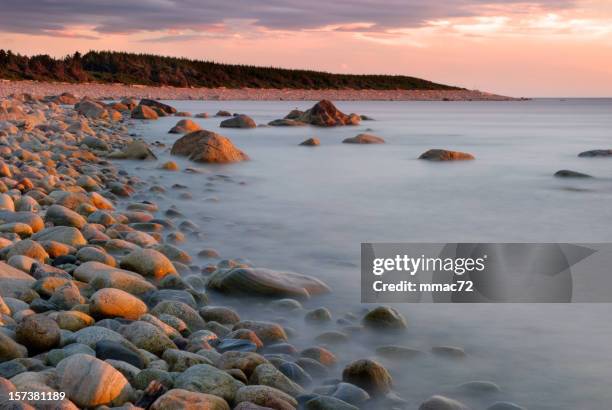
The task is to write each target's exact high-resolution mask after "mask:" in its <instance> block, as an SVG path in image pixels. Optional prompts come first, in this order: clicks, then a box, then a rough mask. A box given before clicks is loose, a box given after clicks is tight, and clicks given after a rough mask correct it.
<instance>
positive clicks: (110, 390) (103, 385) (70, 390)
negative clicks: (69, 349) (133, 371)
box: [57, 354, 132, 408]
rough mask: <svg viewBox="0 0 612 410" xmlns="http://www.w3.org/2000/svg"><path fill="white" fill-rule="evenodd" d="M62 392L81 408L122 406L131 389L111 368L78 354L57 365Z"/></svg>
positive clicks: (121, 376) (128, 397)
mask: <svg viewBox="0 0 612 410" xmlns="http://www.w3.org/2000/svg"><path fill="white" fill-rule="evenodd" d="M57 375H58V377H59V390H60V391H62V392H65V393H66V395H67V396H68V398H69V399H70V400H72V402H74V403H75V404H76V405H77V406H79V407H88V408H89V407H96V406H102V405H109V406H114V405H117V406H119V405H121V404H123V403H125V402H126V401H127V400H129V399H130V397H131V395H132V387H131V386H130V384H129V383H128V381H127V379H126V378H125V377H124V376H123V375H122V374H121V373H120V372H119V371H117V370H115V369H114V368H113V366H111V365H110V364H108V363H106V362H103V361H102V360H98V359H96V358H95V357H92V356H90V355H87V354H75V355H72V356H69V357H67V358H65V359H64V360H62V361H61V362H59V363H58V365H57Z"/></svg>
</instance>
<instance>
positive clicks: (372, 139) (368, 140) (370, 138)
mask: <svg viewBox="0 0 612 410" xmlns="http://www.w3.org/2000/svg"><path fill="white" fill-rule="evenodd" d="M342 142H343V143H345V144H384V143H385V140H384V139H382V138H381V137H377V136H376V135H372V134H359V135H357V136H355V137H352V138H346V139H345V140H344V141H342Z"/></svg>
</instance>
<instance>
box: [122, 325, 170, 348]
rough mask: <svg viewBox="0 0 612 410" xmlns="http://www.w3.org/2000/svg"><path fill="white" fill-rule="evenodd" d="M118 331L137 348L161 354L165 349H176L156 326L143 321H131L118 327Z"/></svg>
mask: <svg viewBox="0 0 612 410" xmlns="http://www.w3.org/2000/svg"><path fill="white" fill-rule="evenodd" d="M119 333H120V334H121V335H123V337H125V339H127V340H129V341H130V342H132V343H133V344H134V346H136V347H138V348H139V349H144V350H146V351H148V352H151V353H153V354H154V355H156V356H161V355H162V354H163V352H164V351H165V350H166V349H176V345H175V344H174V343H173V342H172V340H170V338H169V337H168V336H166V334H165V333H164V332H163V331H162V330H161V329H160V328H158V327H157V326H155V325H152V324H151V323H148V322H144V321H140V320H139V321H136V322H132V323H130V324H129V325H124V326H121V328H119Z"/></svg>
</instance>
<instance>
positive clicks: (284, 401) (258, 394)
mask: <svg viewBox="0 0 612 410" xmlns="http://www.w3.org/2000/svg"><path fill="white" fill-rule="evenodd" d="M235 401H236V403H240V402H251V403H254V404H257V405H259V406H263V407H269V408H273V409H275V410H290V409H295V408H296V407H297V405H298V402H297V400H296V399H294V398H293V397H291V396H290V395H288V394H287V393H285V392H282V391H280V390H278V389H275V388H274V387H270V386H261V385H253V386H244V387H241V388H240V389H238V391H237V392H236V400H235Z"/></svg>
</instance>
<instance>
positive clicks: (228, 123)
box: [219, 114, 257, 128]
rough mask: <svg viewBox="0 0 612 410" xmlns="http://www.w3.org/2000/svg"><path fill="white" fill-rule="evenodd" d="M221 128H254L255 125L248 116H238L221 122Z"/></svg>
mask: <svg viewBox="0 0 612 410" xmlns="http://www.w3.org/2000/svg"><path fill="white" fill-rule="evenodd" d="M219 126H220V127H221V128H255V127H257V124H255V121H253V119H252V118H251V117H249V116H248V115H244V114H240V115H236V116H234V117H232V118H228V119H227V120H224V121H221V124H220V125H219Z"/></svg>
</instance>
